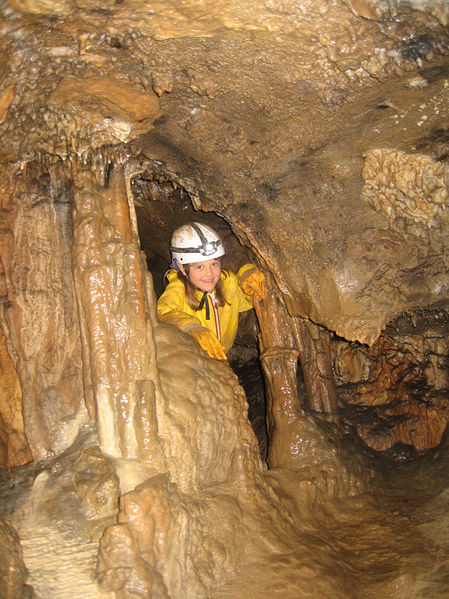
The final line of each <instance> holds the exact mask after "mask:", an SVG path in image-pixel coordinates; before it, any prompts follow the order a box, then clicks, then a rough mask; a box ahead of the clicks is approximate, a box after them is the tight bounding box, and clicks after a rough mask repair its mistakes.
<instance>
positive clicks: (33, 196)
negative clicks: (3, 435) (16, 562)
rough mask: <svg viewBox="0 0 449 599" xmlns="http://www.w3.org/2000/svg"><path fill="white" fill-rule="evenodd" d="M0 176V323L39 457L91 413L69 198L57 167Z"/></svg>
mask: <svg viewBox="0 0 449 599" xmlns="http://www.w3.org/2000/svg"><path fill="white" fill-rule="evenodd" d="M0 179H1V184H0V221H1V227H0V260H1V269H0V324H1V327H2V329H3V332H4V335H5V337H6V340H7V343H6V348H7V350H8V353H9V356H10V357H11V360H12V362H13V364H14V367H15V370H16V372H17V375H18V378H19V380H20V388H21V399H22V406H23V408H22V409H23V420H24V431H25V435H26V440H27V442H28V444H29V449H30V450H31V454H32V457H33V458H34V459H40V458H45V457H47V456H49V455H52V454H54V453H58V452H61V451H63V450H64V449H66V448H67V447H68V446H69V445H70V444H71V443H72V441H73V439H74V438H75V437H76V435H77V433H78V429H79V424H80V423H81V422H83V421H84V422H85V421H87V412H86V408H85V405H84V402H83V385H82V361H81V343H80V337H79V322H78V317H77V313H76V308H75V306H76V300H75V292H74V286H73V279H72V269H71V244H72V226H71V224H72V223H71V206H70V200H69V197H68V185H67V182H66V181H65V179H64V173H63V172H62V170H61V171H60V170H59V169H57V168H54V169H53V170H52V171H50V172H49V169H48V167H47V166H45V165H43V164H38V163H30V164H26V165H24V166H23V168H22V169H20V170H17V171H13V170H12V169H11V168H10V169H4V170H3V171H2V176H1V177H0ZM3 407H4V408H5V407H7V406H3ZM16 415H17V414H16ZM14 427H15V428H16V425H14ZM22 449H23V450H24V451H25V453H27V447H26V444H25V443H24V444H22ZM16 453H17V450H16ZM21 453H22V458H20V459H19V463H20V462H22V461H23V455H24V454H23V452H22V451H21ZM16 458H19V454H18V453H17V455H16ZM16 458H14V457H13V456H12V457H9V458H8V463H9V464H10V465H11V464H14V465H17V463H18V462H17V459H16Z"/></svg>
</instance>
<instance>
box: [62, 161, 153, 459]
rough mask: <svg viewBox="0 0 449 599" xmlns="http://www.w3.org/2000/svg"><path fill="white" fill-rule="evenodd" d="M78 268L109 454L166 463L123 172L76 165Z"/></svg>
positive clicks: (101, 424)
mask: <svg viewBox="0 0 449 599" xmlns="http://www.w3.org/2000/svg"><path fill="white" fill-rule="evenodd" d="M74 181H75V191H74V210H73V223H74V244H73V264H74V275H75V280H76V290H77V297H78V303H79V309H80V320H81V325H82V331H83V339H84V343H85V346H86V347H85V351H84V353H83V355H84V359H85V360H88V363H86V364H85V368H86V372H88V373H89V377H90V381H91V385H92V395H93V399H94V409H95V411H96V418H97V423H98V430H99V435H100V444H101V448H102V449H103V451H105V452H106V453H109V454H111V455H114V456H120V457H126V458H135V459H141V460H144V461H146V462H147V463H148V462H149V463H153V464H155V465H156V464H158V463H159V461H160V459H161V452H160V447H159V443H158V437H157V420H156V394H157V388H158V380H157V377H158V374H157V369H156V363H155V346H154V339H153V337H152V325H151V322H150V319H149V315H148V307H147V299H146V293H147V291H148V290H147V289H146V287H147V286H146V284H145V270H144V267H143V264H142V260H141V253H140V248H139V240H138V235H137V231H136V229H135V226H133V222H134V218H133V213H132V210H133V206H132V205H130V204H129V203H128V199H127V193H126V185H125V177H124V174H123V169H121V168H116V169H113V170H112V172H111V173H110V176H109V179H108V184H107V186H106V187H103V186H101V185H99V184H98V183H97V181H96V180H95V177H94V175H93V174H92V173H91V172H90V171H89V170H88V169H85V168H82V167H80V166H75V167H74Z"/></svg>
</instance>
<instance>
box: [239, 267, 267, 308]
mask: <svg viewBox="0 0 449 599" xmlns="http://www.w3.org/2000/svg"><path fill="white" fill-rule="evenodd" d="M264 280H265V275H264V274H263V272H262V271H260V270H259V269H257V268H255V269H254V270H251V271H249V274H248V276H247V277H246V278H245V279H243V281H242V282H241V287H242V289H243V292H244V293H246V295H254V297H255V298H256V299H257V300H259V301H261V300H263V298H264V297H265V286H264V284H263V282H264Z"/></svg>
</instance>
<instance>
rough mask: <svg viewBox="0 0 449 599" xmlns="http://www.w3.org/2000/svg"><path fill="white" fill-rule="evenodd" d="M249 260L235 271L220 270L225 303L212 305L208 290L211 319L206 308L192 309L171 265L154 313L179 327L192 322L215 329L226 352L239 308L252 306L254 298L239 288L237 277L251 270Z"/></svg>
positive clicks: (237, 320)
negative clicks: (235, 272) (166, 283)
mask: <svg viewBox="0 0 449 599" xmlns="http://www.w3.org/2000/svg"><path fill="white" fill-rule="evenodd" d="M254 270H255V267H254V266H253V265H252V264H245V265H244V266H242V268H241V269H240V270H239V271H238V273H237V275H235V274H234V273H232V272H229V271H228V270H227V271H226V273H225V272H224V271H222V272H221V280H222V282H223V285H224V290H225V294H226V300H227V303H226V304H225V305H224V306H217V307H216V306H215V305H214V302H213V300H212V298H211V297H210V294H209V293H208V294H207V301H208V302H209V312H210V319H209V320H206V310H205V308H202V309H201V310H192V308H191V307H190V306H189V304H188V303H187V302H186V297H185V290H184V283H183V282H182V281H181V280H180V279H179V278H178V276H177V271H176V270H174V269H172V270H169V271H168V273H167V279H168V285H167V287H166V288H165V291H164V292H163V294H162V295H161V297H160V298H159V300H158V302H157V313H158V316H159V319H160V320H162V321H163V322H168V323H169V324H173V325H174V326H175V327H178V329H181V330H183V331H185V332H186V333H188V332H189V328H191V327H192V325H196V326H197V325H201V326H202V327H205V328H207V329H209V330H210V331H212V332H213V333H215V335H217V337H218V339H219V340H220V342H221V344H222V346H223V349H224V351H225V352H228V351H229V350H230V349H231V347H232V346H233V344H234V340H235V336H236V334H237V327H238V324H239V312H245V311H246V310H249V309H250V308H252V307H253V300H252V298H251V297H250V296H249V295H245V293H244V292H243V291H242V289H241V287H240V284H239V281H241V280H242V279H245V278H246V276H245V275H247V274H248V273H249V272H250V271H254ZM197 297H198V303H199V302H200V300H201V298H202V297H203V292H202V291H200V290H198V291H197Z"/></svg>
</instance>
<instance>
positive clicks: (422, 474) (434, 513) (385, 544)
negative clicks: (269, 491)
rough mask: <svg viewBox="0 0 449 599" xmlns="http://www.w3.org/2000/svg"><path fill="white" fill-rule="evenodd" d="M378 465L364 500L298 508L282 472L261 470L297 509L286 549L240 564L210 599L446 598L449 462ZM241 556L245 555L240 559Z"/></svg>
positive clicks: (442, 456)
mask: <svg viewBox="0 0 449 599" xmlns="http://www.w3.org/2000/svg"><path fill="white" fill-rule="evenodd" d="M447 453H448V452H447V450H446V451H445V452H443V451H440V452H439V454H438V455H435V454H434V455H432V456H430V455H427V456H424V457H420V458H416V459H413V460H409V461H407V462H402V463H397V462H391V461H389V460H387V459H384V458H380V459H379V458H376V464H375V465H374V469H373V472H374V474H373V479H372V481H371V484H370V489H369V491H368V492H367V493H362V494H360V495H355V496H352V497H347V498H336V499H330V500H329V499H325V498H324V496H321V497H320V493H319V492H318V493H317V494H316V497H315V500H314V501H310V500H309V501H307V502H304V501H303V500H302V499H301V498H300V496H301V493H299V494H298V488H299V487H300V486H301V485H302V484H303V483H304V480H295V477H294V476H292V475H291V473H288V474H287V473H286V471H285V470H277V471H276V470H272V471H267V472H266V473H265V475H266V476H267V477H268V478H269V479H273V478H274V479H276V484H275V486H276V488H277V489H278V490H279V489H282V493H285V494H286V495H287V496H288V497H289V499H290V500H291V501H292V502H293V503H296V514H297V519H296V521H295V530H294V531H292V546H291V548H292V550H291V551H286V552H285V553H272V554H271V555H267V556H266V557H264V558H262V559H258V560H257V561H251V560H248V561H245V558H244V557H243V561H242V563H241V567H240V570H239V572H238V573H237V575H235V574H234V573H233V575H232V577H231V579H230V580H228V581H226V583H225V584H223V585H221V586H220V587H219V588H217V589H216V590H215V592H214V594H213V599H231V598H232V599H235V598H237V597H239V598H245V599H253V598H254V599H256V597H282V598H283V599H298V598H299V597H300V598H306V597H307V598H309V597H310V598H312V597H313V598H315V599H316V598H317V597H320V598H329V599H330V598H331V597H332V598H333V599H335V598H337V597H338V598H340V597H341V598H342V599H343V598H344V599H374V598H376V599H379V598H382V599H386V598H392V599H406V598H407V599H413V598H415V599H418V598H424V597H425V598H426V599H443V598H446V597H447V596H448V594H449V516H448V514H449V468H448V461H449V458H448V455H447ZM242 555H243V556H245V551H243V552H242Z"/></svg>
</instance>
